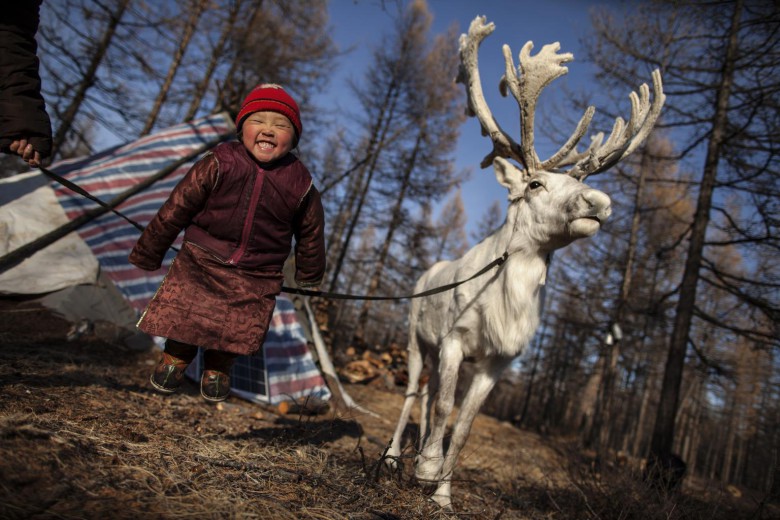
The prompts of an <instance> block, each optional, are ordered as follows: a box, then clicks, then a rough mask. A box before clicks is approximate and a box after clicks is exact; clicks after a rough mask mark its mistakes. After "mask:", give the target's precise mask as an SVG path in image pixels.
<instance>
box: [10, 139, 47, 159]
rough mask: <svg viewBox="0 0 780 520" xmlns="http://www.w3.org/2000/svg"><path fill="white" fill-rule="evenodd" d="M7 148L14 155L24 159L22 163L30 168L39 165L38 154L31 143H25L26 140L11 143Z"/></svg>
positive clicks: (39, 157) (39, 155)
mask: <svg viewBox="0 0 780 520" xmlns="http://www.w3.org/2000/svg"><path fill="white" fill-rule="evenodd" d="M9 148H10V149H11V151H12V152H14V153H15V154H16V155H18V156H19V157H21V158H22V159H24V161H25V162H26V163H27V164H29V165H30V166H40V165H41V154H40V153H39V152H38V150H36V149H35V147H34V146H33V145H32V143H28V142H27V139H26V138H22V139H17V140H16V141H13V142H12V143H11V144H10V146H9Z"/></svg>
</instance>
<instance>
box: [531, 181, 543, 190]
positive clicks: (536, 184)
mask: <svg viewBox="0 0 780 520" xmlns="http://www.w3.org/2000/svg"><path fill="white" fill-rule="evenodd" d="M542 186H544V185H543V184H542V183H541V182H539V181H531V182H529V183H528V187H529V188H531V189H532V190H536V189H539V188H541V187H542Z"/></svg>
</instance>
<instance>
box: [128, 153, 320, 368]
mask: <svg viewBox="0 0 780 520" xmlns="http://www.w3.org/2000/svg"><path fill="white" fill-rule="evenodd" d="M182 229H185V234H184V245H183V247H182V249H181V251H180V252H179V254H178V255H177V256H176V258H175V259H174V261H173V264H172V265H171V268H170V270H169V271H168V274H167V275H166V277H165V279H164V280H163V283H162V284H161V285H160V288H159V289H158V290H157V293H156V294H155V296H154V298H153V299H152V301H151V302H150V303H149V305H148V306H147V308H146V310H145V311H144V314H143V316H141V319H140V320H139V322H138V327H139V328H140V329H141V330H143V331H144V332H146V333H148V334H152V335H155V336H162V337H166V338H171V339H174V340H177V341H180V342H183V343H189V344H192V345H198V346H201V347H204V348H210V349H217V350H223V351H227V352H232V353H235V354H242V355H247V354H253V353H255V352H256V351H257V350H258V349H259V348H260V347H261V345H262V343H263V340H264V339H265V333H266V330H267V328H268V323H269V322H270V320H271V315H272V314H273V309H274V305H275V297H276V295H277V294H279V292H280V290H281V286H282V279H283V275H282V267H283V265H284V261H285V260H286V258H287V257H288V255H289V253H290V250H291V247H292V239H293V238H295V265H296V274H295V279H296V282H297V283H298V284H299V285H301V286H303V287H307V286H313V285H318V284H319V283H320V281H321V279H322V276H323V274H324V270H325V243H324V217H323V210H322V202H321V200H320V195H319V192H318V191H317V189H316V188H315V187H314V186H313V184H312V180H311V175H310V174H309V172H308V170H307V169H306V167H305V166H304V165H303V164H302V163H301V162H300V161H299V160H298V159H297V158H296V157H295V156H294V155H292V154H288V155H287V156H285V157H284V158H282V159H280V160H279V161H277V162H276V163H275V164H274V165H273V166H271V167H266V168H263V167H261V166H260V165H259V164H258V163H257V162H256V161H255V160H254V159H253V158H252V157H251V155H250V154H249V153H248V152H247V151H246V149H245V148H244V146H243V145H242V144H241V143H238V142H232V143H225V144H222V145H219V146H218V147H217V148H215V149H214V151H213V152H212V153H210V154H208V155H206V156H205V157H204V158H203V159H201V160H200V161H198V162H197V163H196V164H195V165H194V166H193V167H192V169H191V170H190V171H189V172H188V173H187V175H186V176H185V177H184V178H183V179H182V180H181V182H179V184H178V185H177V186H176V187H175V188H174V190H173V191H172V192H171V194H170V196H169V198H168V200H167V201H166V202H165V204H163V206H162V207H161V208H160V210H159V212H158V213H157V215H156V216H155V217H154V219H152V221H151V222H150V223H149V225H148V226H147V227H146V230H145V231H144V232H143V234H142V235H141V237H140V238H139V239H138V242H137V243H136V245H135V247H134V248H133V251H132V252H131V253H130V262H131V263H133V264H134V265H136V266H138V267H140V268H141V269H146V270H155V269H159V267H160V265H161V263H162V260H163V257H164V256H165V252H166V251H167V250H168V248H169V247H170V245H171V244H172V243H173V241H174V239H175V238H176V236H177V235H178V234H179V232H180V231H181V230H182Z"/></svg>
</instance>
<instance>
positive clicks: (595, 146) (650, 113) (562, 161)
mask: <svg viewBox="0 0 780 520" xmlns="http://www.w3.org/2000/svg"><path fill="white" fill-rule="evenodd" d="M494 29H495V25H494V24H493V23H490V24H485V17H484V16H478V17H476V18H475V19H474V20H473V21H472V22H471V25H470V27H469V32H468V34H463V35H461V38H460V59H461V64H460V71H459V73H458V78H457V79H458V81H459V82H461V83H463V84H464V85H465V86H466V92H467V95H468V113H469V115H470V116H476V117H477V119H478V120H479V123H480V126H481V127H482V133H483V135H487V136H489V137H490V139H491V141H492V142H493V150H492V151H491V152H490V153H489V154H488V155H487V156H485V158H484V159H483V160H482V163H481V166H482V168H485V167H487V166H488V165H490V164H491V163H492V164H493V167H494V169H495V170H496V178H497V179H498V181H499V183H501V184H502V185H503V186H505V187H507V189H508V190H509V199H510V200H511V201H513V204H512V205H510V211H509V213H510V214H508V215H507V220H511V219H512V215H511V213H512V211H513V210H512V206H514V205H515V202H519V201H524V202H526V203H528V205H529V206H530V207H531V210H532V211H533V212H535V211H536V210H537V209H538V211H540V212H543V213H540V214H539V215H536V213H534V215H536V216H534V217H533V218H545V216H547V217H550V218H552V217H553V216H552V215H550V214H549V213H550V211H551V210H556V208H557V210H560V209H561V208H563V211H559V212H560V213H561V214H560V215H559V217H558V218H559V220H560V219H564V220H567V222H566V225H563V226H559V228H560V231H561V233H563V235H562V236H561V237H560V238H561V239H565V236H566V235H569V237H570V238H571V240H574V239H576V238H581V237H585V236H591V235H593V234H595V233H596V232H597V231H598V229H599V225H600V222H601V221H603V220H604V219H605V218H606V217H608V216H609V213H610V210H609V197H607V196H606V195H605V194H603V193H601V192H599V191H597V190H592V189H590V188H588V187H587V186H585V185H584V184H582V181H584V180H585V178H586V177H587V176H588V175H592V174H595V173H599V172H602V171H604V170H607V169H608V168H610V167H612V166H614V165H615V164H616V163H617V162H618V161H620V160H621V159H623V158H624V157H626V156H627V155H629V154H630V153H631V152H633V151H634V150H635V149H636V148H637V147H638V146H639V145H640V144H641V143H642V142H643V141H644V140H645V138H646V137H647V136H648V134H649V133H650V131H651V130H652V129H653V126H654V125H655V122H656V120H657V119H658V116H659V114H660V112H661V107H662V106H663V103H664V100H665V96H664V94H663V89H662V85H661V75H660V73H659V72H658V70H656V71H654V72H653V88H654V91H655V98H654V99H653V102H652V103H650V91H649V88H648V87H647V85H646V84H643V85H642V86H641V87H640V89H639V95H637V94H636V93H635V92H631V94H630V99H631V118H630V119H629V121H628V123H626V122H625V121H624V120H623V119H622V118H620V117H618V118H617V119H616V120H615V124H614V126H613V128H612V133H611V134H610V136H609V138H608V139H607V140H606V141H604V136H603V134H597V135H596V136H595V137H594V138H593V139H592V141H591V144H590V146H589V147H588V148H587V149H586V150H585V151H583V152H577V149H576V148H577V143H579V141H580V139H581V138H582V136H583V135H585V132H586V131H587V129H588V126H589V125H590V122H591V119H592V118H593V114H594V113H595V108H594V107H592V106H591V107H588V109H587V110H586V111H585V114H584V115H583V116H582V118H581V119H580V121H579V123H578V124H577V128H576V129H575V131H574V134H573V135H572V136H571V137H570V138H569V139H568V141H566V143H565V144H564V145H563V146H562V147H561V148H560V149H559V150H558V151H557V152H556V153H555V154H553V155H552V157H550V158H549V159H547V160H544V161H542V160H540V159H539V156H538V155H537V154H536V151H535V149H534V116H535V112H536V102H537V100H538V99H539V95H540V93H541V91H542V90H543V89H544V88H545V87H546V86H547V85H548V84H550V82H552V81H553V80H555V79H556V78H558V77H560V76H562V75H564V74H566V73H567V72H568V69H567V68H566V67H565V66H564V65H563V64H564V63H568V62H570V61H572V60H573V59H574V57H573V56H572V55H571V54H570V53H565V54H558V50H559V49H560V45H559V44H558V43H554V44H550V45H545V46H544V47H542V50H541V52H539V53H538V54H537V55H535V56H532V55H531V50H532V49H533V43H532V42H527V43H526V44H525V45H524V46H523V48H522V50H521V51H520V55H519V61H520V64H519V67H518V69H515V65H514V62H513V60H512V55H511V50H510V48H509V46H508V45H504V47H503V52H504V60H505V62H506V73H505V74H504V76H503V77H502V78H501V81H500V83H499V88H500V91H501V94H502V95H504V96H506V92H507V89H508V90H509V91H510V92H511V93H512V96H513V97H514V98H515V100H517V103H518V106H519V108H520V133H521V141H520V144H518V143H517V142H515V141H514V140H513V139H512V138H511V137H510V136H509V134H507V133H506V132H505V131H504V130H503V129H502V128H501V126H500V125H499V124H498V122H497V121H496V120H495V119H494V118H493V115H492V114H491V112H490V109H489V108H488V105H487V102H486V101H485V97H484V94H483V92H482V84H481V81H480V78H479V68H478V60H477V54H478V50H479V45H480V44H481V43H482V40H484V39H485V37H487V36H488V35H489V34H490V33H492V32H493V30H494ZM505 158H506V159H514V160H515V161H517V162H518V163H519V164H520V165H521V166H522V169H521V168H517V167H516V166H513V165H512V164H511V163H509V162H508V161H506V160H505ZM565 167H569V169H568V170H565V171H562V172H561V173H557V172H558V171H560V170H561V169H564V168H565ZM572 181H574V182H576V181H579V182H577V184H579V185H580V188H578V189H577V188H574V187H573V184H572ZM542 188H543V189H542ZM538 190H541V191H538ZM558 191H563V192H566V193H556V192H558ZM556 196H559V197H564V196H565V197H568V200H566V201H562V200H559V201H558V204H560V205H556V204H549V202H550V201H549V200H548V201H547V202H548V203H547V204H546V206H545V204H543V199H544V200H546V199H550V198H553V197H556ZM534 206H536V208H534ZM543 206H544V207H543ZM553 223H554V222H553ZM571 240H569V242H570V241H571ZM564 245H565V244H564ZM557 247H560V245H557Z"/></svg>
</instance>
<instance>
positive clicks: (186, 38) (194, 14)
mask: <svg viewBox="0 0 780 520" xmlns="http://www.w3.org/2000/svg"><path fill="white" fill-rule="evenodd" d="M207 2H208V0H195V3H194V5H193V6H192V9H190V17H189V19H188V20H187V23H186V24H185V25H184V32H183V33H182V35H181V41H180V42H179V46H178V47H176V51H175V52H174V53H173V60H172V61H171V66H170V67H168V74H167V75H166V76H165V81H163V84H162V87H160V93H159V94H157V99H155V100H154V105H152V110H151V112H149V115H148V116H147V118H146V123H144V127H143V129H142V130H141V133H140V134H139V135H140V136H144V135H147V134H148V133H149V132H151V131H152V128H153V127H154V123H155V122H156V121H157V117H158V116H159V115H160V110H161V109H162V106H163V103H165V99H166V98H167V97H168V91H169V90H170V89H171V84H173V78H174V77H175V76H176V71H177V70H178V69H179V65H180V64H181V60H182V58H184V53H185V52H186V51H187V46H188V45H189V44H190V40H191V39H192V35H193V34H194V33H195V28H196V27H197V26H198V20H199V19H200V15H201V14H203V10H204V9H205V8H206V3H207Z"/></svg>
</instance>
